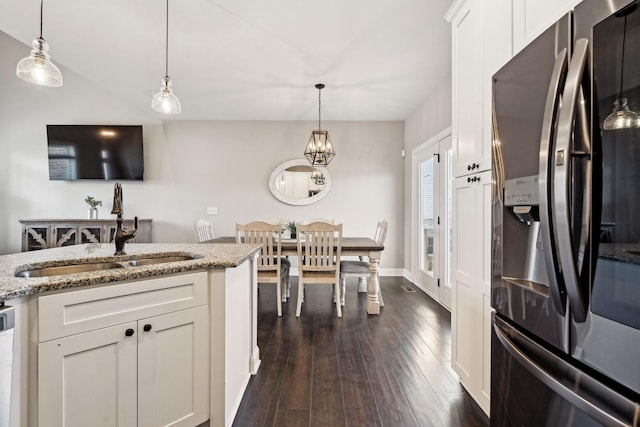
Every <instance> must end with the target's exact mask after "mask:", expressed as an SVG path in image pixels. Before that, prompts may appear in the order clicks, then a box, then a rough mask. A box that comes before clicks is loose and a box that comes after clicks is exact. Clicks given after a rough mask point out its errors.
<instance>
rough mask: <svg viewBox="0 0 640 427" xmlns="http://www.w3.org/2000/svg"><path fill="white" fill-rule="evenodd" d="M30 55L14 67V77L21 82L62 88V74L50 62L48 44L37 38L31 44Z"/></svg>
mask: <svg viewBox="0 0 640 427" xmlns="http://www.w3.org/2000/svg"><path fill="white" fill-rule="evenodd" d="M32 46H33V50H32V51H31V55H29V56H28V57H26V58H22V59H21V60H20V62H18V66H17V67H16V75H17V76H18V77H20V78H21V79H22V80H24V81H26V82H29V83H33V84H36V85H40V86H48V87H60V86H62V73H61V72H60V70H59V69H58V67H56V66H55V64H54V63H53V62H51V57H50V56H49V53H48V52H49V43H47V42H46V41H45V39H43V38H42V37H38V38H37V39H35V40H34V41H33V43H32Z"/></svg>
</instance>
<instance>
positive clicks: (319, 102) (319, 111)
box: [318, 88, 322, 131]
mask: <svg viewBox="0 0 640 427" xmlns="http://www.w3.org/2000/svg"><path fill="white" fill-rule="evenodd" d="M321 92H322V88H318V131H321V130H322V127H321V123H322V120H321V118H322V116H321V114H322V110H321V109H320V106H321V105H322V101H321V98H320V93H321Z"/></svg>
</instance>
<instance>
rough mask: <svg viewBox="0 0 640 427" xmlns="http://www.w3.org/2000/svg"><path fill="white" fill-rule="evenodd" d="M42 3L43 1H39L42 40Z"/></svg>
mask: <svg viewBox="0 0 640 427" xmlns="http://www.w3.org/2000/svg"><path fill="white" fill-rule="evenodd" d="M43 3H44V0H40V38H42V9H43V6H42V4H43Z"/></svg>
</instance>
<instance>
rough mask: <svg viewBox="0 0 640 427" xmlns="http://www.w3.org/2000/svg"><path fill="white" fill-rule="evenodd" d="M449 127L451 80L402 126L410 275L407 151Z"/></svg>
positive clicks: (407, 251) (406, 266) (406, 263)
mask: <svg viewBox="0 0 640 427" xmlns="http://www.w3.org/2000/svg"><path fill="white" fill-rule="evenodd" d="M450 126H451V77H450V76H448V77H447V78H446V79H444V80H443V81H441V82H440V84H438V86H437V87H436V89H435V90H434V91H433V92H432V94H431V95H430V96H429V97H428V98H427V99H426V100H425V101H424V102H423V103H422V105H421V106H420V108H418V109H417V110H416V111H415V112H414V113H413V114H411V116H409V117H408V118H407V119H406V120H405V122H404V148H405V152H406V157H405V159H404V200H405V210H404V242H403V244H404V249H403V251H404V254H405V257H404V269H405V271H406V273H407V274H410V272H411V259H410V257H411V233H412V228H411V195H412V194H413V193H412V190H411V189H412V176H411V151H412V150H414V149H415V148H416V147H418V146H419V145H421V144H422V143H424V142H426V141H428V140H429V139H430V138H432V137H434V136H435V135H437V134H438V133H440V132H442V131H443V130H445V129H446V128H448V127H450Z"/></svg>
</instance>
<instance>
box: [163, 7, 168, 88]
mask: <svg viewBox="0 0 640 427" xmlns="http://www.w3.org/2000/svg"><path fill="white" fill-rule="evenodd" d="M166 24H167V31H166V32H165V35H166V37H165V41H164V76H165V77H167V78H168V77H169V0H167V22H166Z"/></svg>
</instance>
